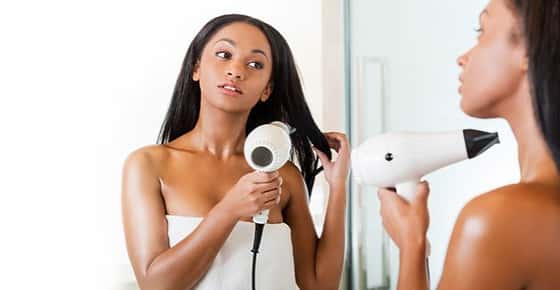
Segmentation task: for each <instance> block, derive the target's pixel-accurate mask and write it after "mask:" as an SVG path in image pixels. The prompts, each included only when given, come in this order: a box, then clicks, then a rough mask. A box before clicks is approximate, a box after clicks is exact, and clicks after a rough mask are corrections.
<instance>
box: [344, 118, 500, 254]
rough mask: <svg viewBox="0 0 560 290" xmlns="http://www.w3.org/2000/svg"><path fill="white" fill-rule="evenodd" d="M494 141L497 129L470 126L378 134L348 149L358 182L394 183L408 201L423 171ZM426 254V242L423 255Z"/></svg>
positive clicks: (478, 150) (467, 155)
mask: <svg viewBox="0 0 560 290" xmlns="http://www.w3.org/2000/svg"><path fill="white" fill-rule="evenodd" d="M497 143H500V140H499V138H498V133H488V132H483V131H478V130H472V129H466V130H457V131H452V132H443V133H386V134H381V135H377V136H374V137H371V138H369V139H368V140H366V141H365V142H364V143H363V144H362V145H360V146H359V147H358V148H355V149H354V150H353V151H352V174H353V176H354V179H355V180H356V181H357V183H358V184H362V185H374V186H376V187H380V188H387V187H394V188H395V189H396V190H397V193H398V194H399V195H401V196H402V197H404V198H405V199H407V200H408V201H410V200H411V199H412V197H413V196H414V194H415V192H416V185H417V184H418V183H419V182H420V180H421V178H422V177H423V176H424V175H426V174H428V173H430V172H432V171H435V170H437V169H439V168H442V167H445V166H448V165H450V164H453V163H456V162H459V161H463V160H465V159H470V158H474V157H476V156H478V155H480V154H481V153H483V152H484V151H486V150H487V149H488V148H490V147H492V146H493V145H494V144H497ZM429 255H430V244H429V243H428V244H427V247H426V256H429Z"/></svg>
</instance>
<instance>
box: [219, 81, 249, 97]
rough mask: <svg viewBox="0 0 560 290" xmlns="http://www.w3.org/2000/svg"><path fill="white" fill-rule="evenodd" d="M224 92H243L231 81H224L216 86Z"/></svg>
mask: <svg viewBox="0 0 560 290" xmlns="http://www.w3.org/2000/svg"><path fill="white" fill-rule="evenodd" d="M218 88H220V89H222V90H223V91H224V92H229V93H232V94H243V91H242V90H241V89H240V88H239V87H238V86H236V85H235V84H233V83H224V84H221V85H219V86H218Z"/></svg>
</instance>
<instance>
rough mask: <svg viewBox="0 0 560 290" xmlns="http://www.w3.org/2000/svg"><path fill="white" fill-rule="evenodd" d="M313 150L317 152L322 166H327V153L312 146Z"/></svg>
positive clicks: (328, 162)
mask: <svg viewBox="0 0 560 290" xmlns="http://www.w3.org/2000/svg"><path fill="white" fill-rule="evenodd" d="M312 148H313V151H314V152H315V154H317V157H319V160H320V161H321V164H322V165H323V167H327V166H329V165H330V163H331V161H330V160H329V157H328V156H327V154H325V153H323V151H321V150H319V149H317V148H315V147H312Z"/></svg>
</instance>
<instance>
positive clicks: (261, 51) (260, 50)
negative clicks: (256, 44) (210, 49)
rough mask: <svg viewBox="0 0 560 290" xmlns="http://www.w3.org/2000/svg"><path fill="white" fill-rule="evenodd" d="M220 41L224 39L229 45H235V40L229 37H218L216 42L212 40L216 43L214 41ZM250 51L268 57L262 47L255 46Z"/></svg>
mask: <svg viewBox="0 0 560 290" xmlns="http://www.w3.org/2000/svg"><path fill="white" fill-rule="evenodd" d="M220 41H225V42H227V43H229V44H230V45H231V46H234V47H235V46H236V43H235V41H233V40H231V39H229V38H222V39H219V40H217V41H216V42H214V44H216V43H218V42H220ZM251 52H252V53H258V54H262V55H263V56H264V57H266V58H267V59H268V56H267V55H266V53H265V52H264V51H263V50H262V49H258V48H255V49H253V50H251Z"/></svg>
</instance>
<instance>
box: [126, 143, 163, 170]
mask: <svg viewBox="0 0 560 290" xmlns="http://www.w3.org/2000/svg"><path fill="white" fill-rule="evenodd" d="M168 156H169V148H167V147H166V146H165V145H160V144H156V145H148V146H144V147H141V148H138V149H136V150H134V151H132V152H131V153H130V154H129V155H128V156H127V158H126V160H125V162H124V171H125V172H127V171H135V170H142V169H143V170H148V169H149V170H152V171H157V169H158V168H157V167H158V164H160V163H161V162H162V161H164V160H165V159H166V158H168Z"/></svg>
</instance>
